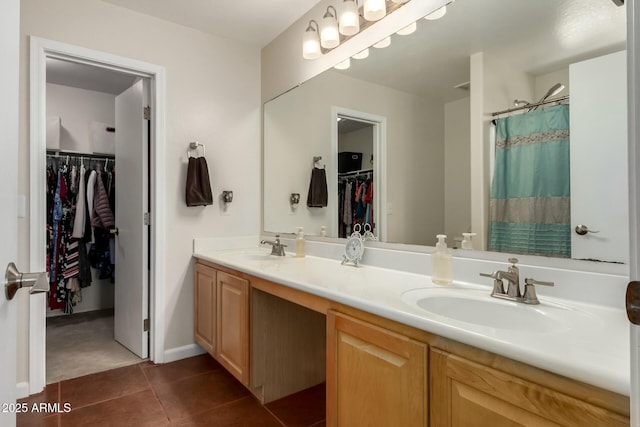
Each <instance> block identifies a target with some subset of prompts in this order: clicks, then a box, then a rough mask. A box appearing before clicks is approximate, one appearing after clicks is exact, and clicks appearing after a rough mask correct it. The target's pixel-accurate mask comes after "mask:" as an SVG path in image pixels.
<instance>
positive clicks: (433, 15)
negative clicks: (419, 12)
mask: <svg viewBox="0 0 640 427" xmlns="http://www.w3.org/2000/svg"><path fill="white" fill-rule="evenodd" d="M446 13H447V6H442V7H441V8H440V9H436V10H434V11H433V12H431V13H430V14H428V15H427V16H425V17H424V19H428V20H429V21H435V20H436V19H440V18H442V17H443V16H444V15H445V14H446Z"/></svg>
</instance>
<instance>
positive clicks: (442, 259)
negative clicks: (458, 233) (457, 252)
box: [431, 234, 452, 285]
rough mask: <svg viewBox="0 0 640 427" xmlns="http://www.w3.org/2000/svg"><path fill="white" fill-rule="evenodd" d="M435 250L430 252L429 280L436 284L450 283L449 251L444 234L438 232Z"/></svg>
mask: <svg viewBox="0 0 640 427" xmlns="http://www.w3.org/2000/svg"><path fill="white" fill-rule="evenodd" d="M436 237H437V238H438V243H436V251H435V252H434V253H433V254H431V281H432V282H433V283H436V284H438V285H448V284H450V283H451V281H452V279H451V275H452V274H451V252H449V249H448V248H447V242H446V240H445V239H446V238H447V236H446V235H444V234H438V235H437V236H436Z"/></svg>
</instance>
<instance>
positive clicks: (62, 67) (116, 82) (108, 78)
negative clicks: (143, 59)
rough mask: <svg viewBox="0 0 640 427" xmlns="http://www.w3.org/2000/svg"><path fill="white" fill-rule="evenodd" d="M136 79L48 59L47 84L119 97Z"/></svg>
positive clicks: (86, 66)
mask: <svg viewBox="0 0 640 427" xmlns="http://www.w3.org/2000/svg"><path fill="white" fill-rule="evenodd" d="M135 79H136V77H135V76H132V75H130V74H125V73H120V72H117V71H113V70H108V69H105V68H100V67H94V66H91V65H85V64H79V63H76V62H69V61H63V60H59V59H53V58H47V83H54V84H59V85H63V86H71V87H76V88H79V89H86V90H93V91H96V92H105V93H110V94H113V95H119V94H120V93H122V92H123V91H124V90H125V89H127V88H129V87H130V86H131V85H132V84H133V82H134V81H135Z"/></svg>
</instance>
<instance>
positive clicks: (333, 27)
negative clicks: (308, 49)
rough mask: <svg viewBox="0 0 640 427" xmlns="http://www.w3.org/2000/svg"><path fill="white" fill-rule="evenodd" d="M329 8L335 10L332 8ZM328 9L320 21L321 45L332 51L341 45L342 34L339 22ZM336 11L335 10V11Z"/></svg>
mask: <svg viewBox="0 0 640 427" xmlns="http://www.w3.org/2000/svg"><path fill="white" fill-rule="evenodd" d="M329 8H331V9H333V7H332V6H329ZM329 8H327V13H325V14H324V17H323V18H322V21H320V45H321V46H322V47H324V48H326V49H332V48H334V47H336V46H338V45H339V44H340V34H339V32H338V21H337V20H336V17H335V15H334V14H332V13H331V12H330V11H329ZM333 10H334V11H335V9H333Z"/></svg>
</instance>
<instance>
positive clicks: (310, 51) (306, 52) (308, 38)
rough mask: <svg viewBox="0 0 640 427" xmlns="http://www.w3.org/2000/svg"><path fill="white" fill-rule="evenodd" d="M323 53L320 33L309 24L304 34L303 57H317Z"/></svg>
mask: <svg viewBox="0 0 640 427" xmlns="http://www.w3.org/2000/svg"><path fill="white" fill-rule="evenodd" d="M321 55H322V51H321V50H320V40H318V33H317V32H316V30H314V29H313V28H311V26H309V27H308V28H307V31H305V32H304V34H303V35H302V57H303V58H304V59H316V58H320V56H321Z"/></svg>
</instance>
